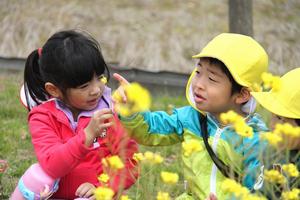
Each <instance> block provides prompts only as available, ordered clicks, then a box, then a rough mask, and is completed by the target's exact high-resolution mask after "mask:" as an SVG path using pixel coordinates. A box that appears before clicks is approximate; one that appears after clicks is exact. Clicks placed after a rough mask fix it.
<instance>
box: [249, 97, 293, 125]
mask: <svg viewBox="0 0 300 200" xmlns="http://www.w3.org/2000/svg"><path fill="white" fill-rule="evenodd" d="M251 95H252V96H253V97H254V98H255V99H256V100H257V101H258V103H259V104H261V105H262V106H263V107H264V108H266V109H267V110H269V111H270V112H272V113H274V114H276V115H279V116H282V117H287V118H292V119H298V118H299V115H297V114H296V113H294V112H293V111H292V110H290V108H289V107H288V106H285V105H284V103H283V102H280V100H279V98H278V97H277V95H276V94H275V93H272V92H251Z"/></svg>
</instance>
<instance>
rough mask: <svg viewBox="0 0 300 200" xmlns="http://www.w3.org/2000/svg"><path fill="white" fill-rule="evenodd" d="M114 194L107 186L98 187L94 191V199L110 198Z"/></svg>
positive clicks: (105, 199)
mask: <svg viewBox="0 0 300 200" xmlns="http://www.w3.org/2000/svg"><path fill="white" fill-rule="evenodd" d="M114 194H115V193H114V191H113V190H112V189H110V188H108V187H98V188H96V189H95V191H94V195H95V197H96V200H111V199H113V196H114Z"/></svg>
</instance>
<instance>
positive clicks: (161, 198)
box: [156, 191, 171, 200]
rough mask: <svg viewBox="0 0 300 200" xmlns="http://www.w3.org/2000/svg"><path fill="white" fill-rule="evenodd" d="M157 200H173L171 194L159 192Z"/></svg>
mask: <svg viewBox="0 0 300 200" xmlns="http://www.w3.org/2000/svg"><path fill="white" fill-rule="evenodd" d="M156 200H171V198H170V195H169V193H167V192H161V191H159V192H158V193H157V196H156Z"/></svg>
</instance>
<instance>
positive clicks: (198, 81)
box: [194, 77, 205, 89]
mask: <svg viewBox="0 0 300 200" xmlns="http://www.w3.org/2000/svg"><path fill="white" fill-rule="evenodd" d="M194 84H195V86H196V87H197V88H200V89H204V88H205V80H204V78H203V77H198V78H196V80H195V81H194Z"/></svg>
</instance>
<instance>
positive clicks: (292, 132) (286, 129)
mask: <svg viewBox="0 0 300 200" xmlns="http://www.w3.org/2000/svg"><path fill="white" fill-rule="evenodd" d="M273 132H274V133H276V134H278V135H280V134H283V135H286V136H292V137H295V138H297V137H300V127H295V126H292V125H291V124H289V123H284V124H276V125H275V129H274V131H273Z"/></svg>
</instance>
